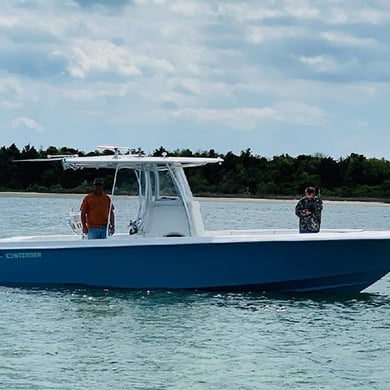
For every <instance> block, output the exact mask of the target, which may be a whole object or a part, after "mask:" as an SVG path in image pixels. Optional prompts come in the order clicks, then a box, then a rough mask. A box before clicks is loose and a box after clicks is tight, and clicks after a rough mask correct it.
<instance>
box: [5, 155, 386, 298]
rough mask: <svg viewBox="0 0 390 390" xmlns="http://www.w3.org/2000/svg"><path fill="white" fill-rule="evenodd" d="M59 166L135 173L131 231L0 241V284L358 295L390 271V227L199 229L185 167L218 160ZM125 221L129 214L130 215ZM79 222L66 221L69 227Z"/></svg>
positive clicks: (78, 160) (120, 160)
mask: <svg viewBox="0 0 390 390" xmlns="http://www.w3.org/2000/svg"><path fill="white" fill-rule="evenodd" d="M59 159H60V160H61V161H62V164H63V167H64V169H74V170H77V169H100V168H110V169H113V170H114V172H115V179H114V183H113V188H115V185H116V177H117V174H118V172H121V171H123V170H130V171H133V172H134V173H135V175H136V178H137V183H138V187H139V211H138V215H136V216H133V217H134V218H133V220H132V221H131V222H130V224H129V227H130V229H129V234H128V233H126V234H125V233H121V234H115V235H114V236H111V237H109V238H108V239H105V240H87V239H83V238H84V237H83V236H82V235H75V234H69V235H50V236H38V235H37V236H23V237H10V238H3V239H0V284H2V285H42V284H44V285H48V284H56V285H58V284H67V285H69V284H73V285H87V286H95V287H114V288H115V287H116V288H132V289H209V290H210V289H211V290H241V291H243V290H253V291H255V290H256V291H259V290H260V291H301V292H304V291H324V292H348V293H356V292H360V291H361V290H363V289H364V288H366V287H368V286H370V285H371V284H373V283H375V282H376V281H377V280H378V279H380V278H381V277H383V276H384V275H386V274H387V273H388V272H389V271H390V259H389V255H388V253H390V231H364V230H326V231H321V232H320V233H317V234H299V233H298V232H297V230H287V229H286V230H280V229H277V230H270V229H267V230H260V229H258V230H241V231H239V230H224V231H205V229H204V227H203V221H202V216H201V213H200V207H199V204H198V202H197V201H196V200H194V199H193V196H192V193H191V190H190V187H189V185H188V182H187V179H186V176H185V173H184V168H187V167H199V166H203V165H205V164H209V163H222V160H221V159H219V158H199V157H197V158H196V157H188V158H185V157H181V158H179V157H166V156H165V157H164V156H163V157H146V156H138V155H130V154H121V153H120V150H119V149H117V148H116V149H115V154H113V155H105V156H97V157H78V156H61V157H59ZM129 217H130V216H129ZM78 218H79V216H78V214H75V215H73V216H72V218H71V225H72V227H73V229H74V231H76V232H77V231H78V229H79V227H80V226H79V220H78Z"/></svg>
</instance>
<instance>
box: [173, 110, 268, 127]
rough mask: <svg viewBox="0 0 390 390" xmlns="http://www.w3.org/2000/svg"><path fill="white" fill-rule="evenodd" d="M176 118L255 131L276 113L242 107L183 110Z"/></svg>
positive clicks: (178, 112)
mask: <svg viewBox="0 0 390 390" xmlns="http://www.w3.org/2000/svg"><path fill="white" fill-rule="evenodd" d="M173 115H174V117H176V118H180V119H193V120H196V121H197V122H200V123H216V124H218V125H219V126H227V127H232V128H236V129H254V128H256V127H258V126H259V125H260V124H261V122H262V121H264V120H266V119H272V118H273V117H275V115H276V112H275V110H274V109H272V108H269V107H259V108H258V107H253V108H248V107H240V108H233V109H206V108H199V109H182V110H177V111H175V112H174V114H173Z"/></svg>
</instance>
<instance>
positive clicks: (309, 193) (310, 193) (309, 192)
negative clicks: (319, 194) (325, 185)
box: [305, 187, 316, 198]
mask: <svg viewBox="0 0 390 390" xmlns="http://www.w3.org/2000/svg"><path fill="white" fill-rule="evenodd" d="M315 194H316V190H315V188H314V187H307V188H306V189H305V195H306V196H307V197H310V198H311V197H313V196H315Z"/></svg>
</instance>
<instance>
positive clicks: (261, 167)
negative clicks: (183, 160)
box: [0, 144, 390, 200]
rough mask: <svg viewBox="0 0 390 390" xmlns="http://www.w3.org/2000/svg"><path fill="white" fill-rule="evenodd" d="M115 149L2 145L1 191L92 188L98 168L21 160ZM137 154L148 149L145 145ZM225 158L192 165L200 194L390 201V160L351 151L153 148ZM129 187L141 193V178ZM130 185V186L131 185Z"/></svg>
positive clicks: (102, 173)
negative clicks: (306, 194) (270, 153)
mask: <svg viewBox="0 0 390 390" xmlns="http://www.w3.org/2000/svg"><path fill="white" fill-rule="evenodd" d="M111 153H112V152H111V151H108V150H107V151H103V152H99V151H96V150H95V151H91V152H88V153H85V152H83V151H80V150H77V149H73V148H68V147H61V148H57V147H55V146H50V147H49V148H47V149H46V150H43V149H36V148H35V147H34V146H31V145H26V146H25V147H24V148H23V149H22V150H19V149H18V147H17V146H16V145H15V144H12V145H10V146H9V147H5V146H2V147H1V148H0V191H34V192H55V193H66V192H69V193H85V192H88V191H90V188H91V183H92V181H93V178H94V177H95V176H96V175H97V173H96V170H78V171H71V172H70V171H64V170H63V169H62V166H61V164H59V163H58V161H49V162H45V163H17V162H15V160H21V159H36V158H46V157H47V156H48V155H58V154H78V155H79V156H96V155H102V154H111ZM131 153H137V154H145V153H144V152H143V151H142V150H141V149H136V150H131ZM163 153H167V154H168V155H169V156H181V157H186V156H188V157H196V156H201V157H221V158H223V160H224V162H223V163H222V164H221V165H217V164H209V165H205V166H203V167H199V168H188V169H187V170H186V172H187V177H188V181H189V183H190V186H191V189H192V191H193V193H194V194H195V195H204V196H213V195H214V196H221V195H222V196H242V197H259V198H260V197H297V196H300V195H301V194H302V193H303V191H304V188H305V187H307V186H309V185H310V186H317V187H319V188H320V189H321V196H322V197H325V198H328V199H331V198H354V199H381V200H390V162H389V161H387V160H385V159H383V158H382V159H377V158H366V157H365V156H364V155H361V154H356V153H351V154H350V155H349V156H347V157H344V158H339V159H337V160H336V159H334V158H332V157H329V156H324V155H321V154H315V155H299V156H297V157H292V156H289V155H288V154H282V155H279V156H274V157H272V158H265V157H262V156H259V155H254V154H253V153H252V152H251V150H250V149H246V150H243V151H241V153H240V154H234V153H233V152H228V153H226V154H219V153H217V152H216V151H215V150H214V149H210V150H208V151H202V152H192V151H191V150H189V149H182V150H175V151H168V150H166V149H165V148H164V147H162V146H161V147H160V148H158V149H156V150H154V152H153V153H152V155H153V156H160V155H162V154H163ZM99 176H102V177H103V178H104V179H105V181H106V182H107V183H112V181H113V172H112V171H109V170H107V171H106V170H101V171H99ZM132 180H133V185H132V186H130V187H127V189H126V191H127V192H133V193H136V187H137V186H136V180H135V177H134V179H132ZM129 188H130V189H129Z"/></svg>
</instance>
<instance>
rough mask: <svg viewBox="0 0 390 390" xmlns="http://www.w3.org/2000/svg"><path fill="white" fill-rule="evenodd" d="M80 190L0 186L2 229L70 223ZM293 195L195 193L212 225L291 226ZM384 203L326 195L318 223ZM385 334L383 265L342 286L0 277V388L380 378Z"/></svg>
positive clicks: (308, 383)
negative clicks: (25, 190) (157, 287)
mask: <svg viewBox="0 0 390 390" xmlns="http://www.w3.org/2000/svg"><path fill="white" fill-rule="evenodd" d="M80 200H81V198H80V197H77V196H74V197H61V196H50V197H49V196H48V197H15V196H0V207H1V210H2V216H1V220H0V236H2V237H5V236H11V235H15V234H17V235H19V234H36V233H42V234H45V233H57V232H59V233H64V232H69V229H70V228H69V227H68V225H67V217H68V211H69V210H70V209H72V208H73V209H75V210H77V209H78V207H79V204H80ZM294 205H295V201H283V202H280V201H279V202H277V201H275V202H273V201H263V202H259V201H222V200H202V201H201V209H202V211H203V214H204V220H205V227H206V228H208V229H223V228H233V229H236V228H249V229H250V228H262V227H264V228H269V227H275V228H284V227H293V228H294V227H297V218H296V217H295V215H294ZM115 206H116V209H117V214H118V213H120V212H121V211H123V210H125V209H129V212H128V213H127V214H125V215H123V216H121V217H119V216H118V218H117V227H118V230H119V231H121V230H123V231H127V222H128V220H129V219H130V218H134V216H135V214H136V212H137V206H136V203H135V201H134V200H133V199H126V198H119V199H116V200H115ZM389 207H390V206H389V205H384V204H379V203H378V204H371V203H370V204H368V203H343V202H340V203H332V202H325V205H324V213H323V227H324V228H326V227H328V228H365V229H389V228H390V208H389ZM389 334H390V277H389V275H387V276H386V277H385V278H383V279H382V280H381V281H379V282H377V283H376V284H375V285H373V286H371V287H370V288H369V289H367V290H366V292H364V293H362V294H359V295H355V296H350V297H342V296H321V295H318V296H316V295H297V294H262V293H203V292H202V293H200V292H197V291H194V292H182V291H179V292H175V291H122V290H103V289H87V288H86V289H80V288H10V287H0V389H7V390H12V389H28V390H33V389H72V390H73V389H224V390H226V389H232V390H233V389H234V390H235V389H248V390H249V389H311V390H312V389H329V390H331V389H332V390H333V389H338V388H344V389H383V390H388V389H390V370H389V369H388V367H390V338H389Z"/></svg>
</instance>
